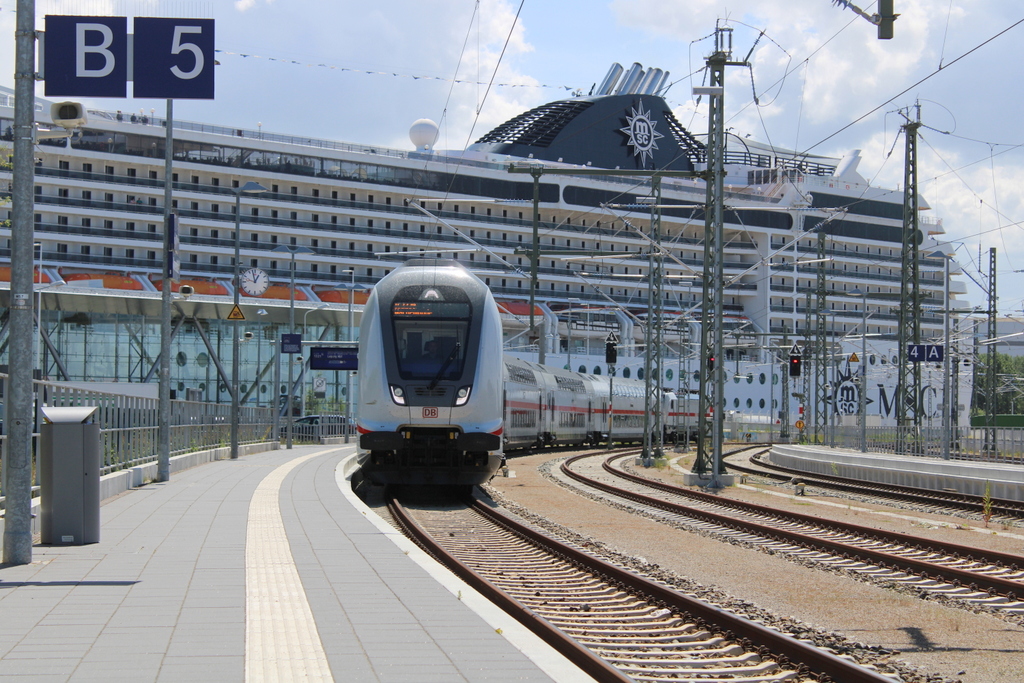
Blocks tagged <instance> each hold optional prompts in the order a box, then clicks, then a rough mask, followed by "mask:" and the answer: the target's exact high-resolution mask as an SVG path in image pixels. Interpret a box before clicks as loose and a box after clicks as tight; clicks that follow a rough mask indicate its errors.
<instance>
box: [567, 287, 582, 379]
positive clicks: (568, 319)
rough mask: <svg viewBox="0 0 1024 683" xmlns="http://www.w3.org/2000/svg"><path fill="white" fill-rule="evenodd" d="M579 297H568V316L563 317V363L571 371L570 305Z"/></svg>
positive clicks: (577, 301)
mask: <svg viewBox="0 0 1024 683" xmlns="http://www.w3.org/2000/svg"><path fill="white" fill-rule="evenodd" d="M579 301H580V300H579V299H568V302H569V317H567V318H566V319H565V365H566V367H567V368H568V370H569V372H572V305H573V304H574V303H579Z"/></svg>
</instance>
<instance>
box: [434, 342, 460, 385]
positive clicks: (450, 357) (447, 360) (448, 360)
mask: <svg viewBox="0 0 1024 683" xmlns="http://www.w3.org/2000/svg"><path fill="white" fill-rule="evenodd" d="M461 348H462V342H455V346H453V347H452V352H451V353H449V354H448V357H447V358H445V359H444V363H442V364H441V369H440V370H438V371H437V374H436V375H435V376H434V379H432V380H430V384H428V385H427V391H433V390H434V387H436V386H437V383H438V382H440V381H441V378H442V377H443V376H444V373H445V372H446V371H447V370H448V366H449V365H451V364H452V361H453V360H455V357H456V356H458V355H459V349H461Z"/></svg>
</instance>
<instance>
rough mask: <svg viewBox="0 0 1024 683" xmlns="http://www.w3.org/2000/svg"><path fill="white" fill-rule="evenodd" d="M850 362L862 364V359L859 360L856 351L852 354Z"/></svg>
mask: <svg viewBox="0 0 1024 683" xmlns="http://www.w3.org/2000/svg"><path fill="white" fill-rule="evenodd" d="M850 362H851V363H859V362H860V358H857V352H856V351H854V352H853V353H852V354H850Z"/></svg>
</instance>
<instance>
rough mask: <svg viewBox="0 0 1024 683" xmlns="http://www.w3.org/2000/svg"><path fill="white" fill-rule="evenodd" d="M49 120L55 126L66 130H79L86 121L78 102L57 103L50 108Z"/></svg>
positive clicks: (83, 110) (82, 108)
mask: <svg viewBox="0 0 1024 683" xmlns="http://www.w3.org/2000/svg"><path fill="white" fill-rule="evenodd" d="M50 118H51V119H53V123H54V125H56V126H60V127H61V128H64V129H67V130H75V129H76V128H81V127H82V126H84V125H85V124H86V123H88V121H87V120H86V118H85V107H83V106H82V104H81V103H80V102H57V103H56V104H53V105H51V106H50Z"/></svg>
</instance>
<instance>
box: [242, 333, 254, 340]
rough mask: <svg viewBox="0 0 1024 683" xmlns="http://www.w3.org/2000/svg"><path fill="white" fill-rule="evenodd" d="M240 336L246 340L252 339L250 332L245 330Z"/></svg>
mask: <svg viewBox="0 0 1024 683" xmlns="http://www.w3.org/2000/svg"><path fill="white" fill-rule="evenodd" d="M242 336H243V337H245V339H246V341H248V340H250V339H252V332H246V333H245V334H243V335H242Z"/></svg>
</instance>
